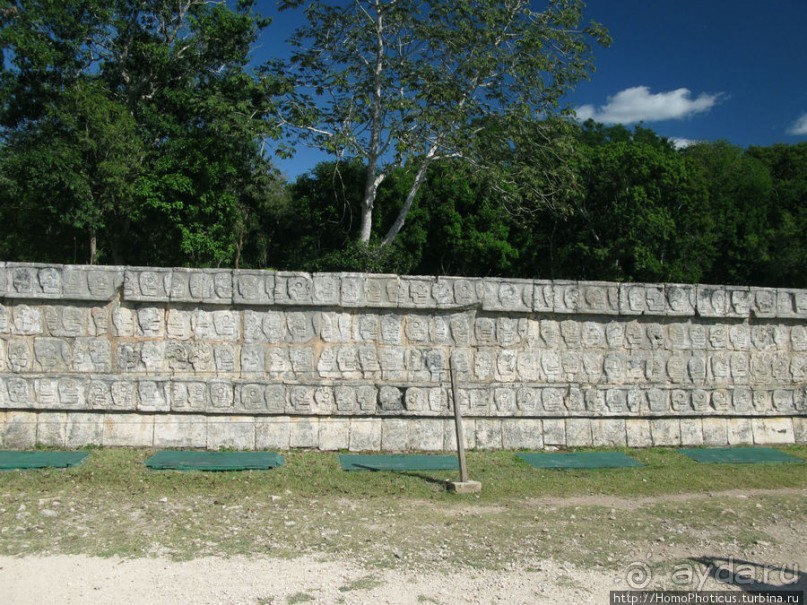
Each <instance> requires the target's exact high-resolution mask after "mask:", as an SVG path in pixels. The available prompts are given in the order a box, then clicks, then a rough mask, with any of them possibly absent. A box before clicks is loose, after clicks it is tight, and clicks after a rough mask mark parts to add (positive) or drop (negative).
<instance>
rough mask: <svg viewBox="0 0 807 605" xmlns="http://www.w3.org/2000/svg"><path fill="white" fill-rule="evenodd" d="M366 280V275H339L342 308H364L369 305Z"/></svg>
mask: <svg viewBox="0 0 807 605" xmlns="http://www.w3.org/2000/svg"><path fill="white" fill-rule="evenodd" d="M366 280H367V276H366V275H365V274H364V273H340V274H339V282H340V290H339V303H340V304H341V306H342V307H348V308H349V307H363V306H365V305H366V304H367V298H366V296H367V284H366Z"/></svg>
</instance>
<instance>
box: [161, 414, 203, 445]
mask: <svg viewBox="0 0 807 605" xmlns="http://www.w3.org/2000/svg"><path fill="white" fill-rule="evenodd" d="M154 447H156V448H163V447H168V448H178V447H190V448H205V447H207V418H206V417H205V416H203V415H201V414H171V415H160V416H155V418H154Z"/></svg>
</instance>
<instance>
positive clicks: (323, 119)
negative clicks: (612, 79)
mask: <svg viewBox="0 0 807 605" xmlns="http://www.w3.org/2000/svg"><path fill="white" fill-rule="evenodd" d="M302 4H305V5H306V8H305V13H306V16H307V19H308V24H307V25H306V26H304V27H303V28H301V29H300V30H299V31H298V32H297V33H296V34H295V36H294V37H293V39H292V43H293V45H294V46H295V48H296V51H295V53H294V54H293V56H292V58H291V61H290V62H289V63H288V64H285V65H282V67H281V68H282V70H283V71H284V73H289V74H291V76H292V81H293V82H294V84H295V88H294V90H293V91H292V92H291V93H290V94H289V95H287V96H286V98H285V100H284V103H283V104H282V108H283V112H282V113H283V115H284V119H285V120H286V122H287V123H288V124H289V125H292V126H294V127H295V128H296V131H297V132H298V133H300V134H301V136H303V137H304V138H306V139H307V140H308V141H309V142H311V143H313V144H314V145H315V146H317V147H319V148H321V149H324V150H326V151H328V152H331V153H334V154H336V155H337V156H341V157H355V158H359V159H360V160H362V161H363V162H364V167H365V175H364V178H363V193H362V197H361V200H360V207H359V213H358V215H357V216H358V218H359V221H360V226H359V230H358V232H357V237H358V239H359V240H360V241H362V242H364V243H368V242H370V241H371V237H372V236H373V233H374V232H375V233H376V234H377V235H376V237H377V238H379V241H380V243H381V245H382V246H388V245H390V244H392V243H393V242H394V241H395V239H396V237H397V236H398V233H399V232H400V230H401V228H402V227H403V224H404V222H405V221H408V220H409V213H410V211H411V210H412V208H413V205H414V202H415V199H416V197H417V194H418V191H419V190H420V188H421V187H422V186H423V185H424V183H426V176H427V173H428V169H429V167H430V166H432V165H433V164H435V163H436V162H438V161H440V160H446V159H448V158H455V159H456V158H462V159H464V160H466V161H469V162H471V163H473V164H475V165H476V166H477V169H490V167H491V166H497V167H498V166H500V165H501V162H500V157H498V154H495V156H494V158H493V161H491V158H490V157H489V156H488V155H487V152H488V151H490V150H499V151H500V150H502V149H504V148H506V147H507V144H516V145H518V141H519V138H520V137H521V136H522V135H523V133H524V127H525V125H528V124H530V123H532V124H533V126H532V128H533V129H535V128H538V127H539V125H541V124H543V123H542V122H537V121H536V116H538V115H541V114H543V115H551V114H554V113H555V112H556V111H557V109H558V106H559V103H560V99H561V97H562V95H563V94H564V92H566V91H567V90H569V88H570V87H571V86H573V85H574V84H575V83H576V82H578V81H579V80H581V79H583V78H585V77H587V75H588V73H589V72H590V70H591V68H592V55H591V47H590V45H591V43H592V42H599V43H607V42H608V37H607V34H606V33H605V32H604V30H603V29H602V27H601V26H599V25H598V24H596V23H592V24H591V25H589V26H588V27H581V25H580V23H581V21H582V18H583V16H582V13H583V3H582V1H581V0H550V1H549V2H548V3H546V7H545V9H544V10H543V11H540V12H539V11H534V10H532V8H531V5H530V2H528V1H527V0H513V1H510V2H494V1H492V0H463V1H459V2H458V1H455V0H451V1H447V0H430V1H427V2H424V1H421V0H392V1H383V0H349V1H344V2H339V3H333V2H327V3H326V2H305V3H303V2H302V1H301V0H286V1H285V2H283V3H282V6H285V7H296V6H299V5H302ZM493 137H498V138H499V139H501V140H502V141H504V143H499V144H495V145H491V144H490V142H491V138H493ZM544 142H545V144H546V145H547V146H550V147H551V146H552V144H553V142H554V139H553V138H552V137H547V138H545V139H544ZM540 166H541V165H540V163H536V164H533V165H532V167H533V171H535V170H540ZM483 167H484V168H483ZM400 168H405V169H406V170H407V171H408V172H410V173H411V175H412V178H411V183H410V185H409V187H408V188H407V189H406V191H405V192H402V193H403V194H404V195H403V200H402V203H401V204H400V205H399V208H398V212H397V214H396V215H395V216H394V217H391V219H390V222H387V223H385V224H383V229H380V228H379V225H377V223H378V218H377V217H376V216H375V215H374V209H375V206H376V201H377V200H376V197H377V195H378V194H379V193H380V187H381V184H382V183H383V182H384V180H385V179H387V178H388V177H389V176H390V175H391V174H392V173H393V172H394V171H395V170H397V169H400ZM525 172H527V171H525ZM514 174H515V173H511V174H510V176H511V177H512V176H513V175H514ZM516 184H518V183H515V182H514V183H513V185H516ZM530 184H531V183H530ZM511 188H512V187H511ZM533 190H535V188H533ZM542 192H543V193H544V194H548V193H549V189H548V188H544V189H542Z"/></svg>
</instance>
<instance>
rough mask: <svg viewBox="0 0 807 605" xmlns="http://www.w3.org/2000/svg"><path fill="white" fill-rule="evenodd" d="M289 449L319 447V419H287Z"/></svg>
mask: <svg viewBox="0 0 807 605" xmlns="http://www.w3.org/2000/svg"><path fill="white" fill-rule="evenodd" d="M289 447H290V448H296V447H299V448H317V447H319V419H318V418H305V417H295V418H289Z"/></svg>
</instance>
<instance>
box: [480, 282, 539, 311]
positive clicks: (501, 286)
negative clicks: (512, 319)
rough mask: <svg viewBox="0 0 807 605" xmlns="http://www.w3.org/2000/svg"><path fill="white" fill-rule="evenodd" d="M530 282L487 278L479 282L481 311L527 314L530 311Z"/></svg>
mask: <svg viewBox="0 0 807 605" xmlns="http://www.w3.org/2000/svg"><path fill="white" fill-rule="evenodd" d="M533 288H534V283H533V282H532V280H519V279H496V278H488V279H485V280H483V281H482V282H481V289H482V309H483V310H485V311H504V312H520V313H529V312H531V311H532V306H533V304H532V297H533Z"/></svg>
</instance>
